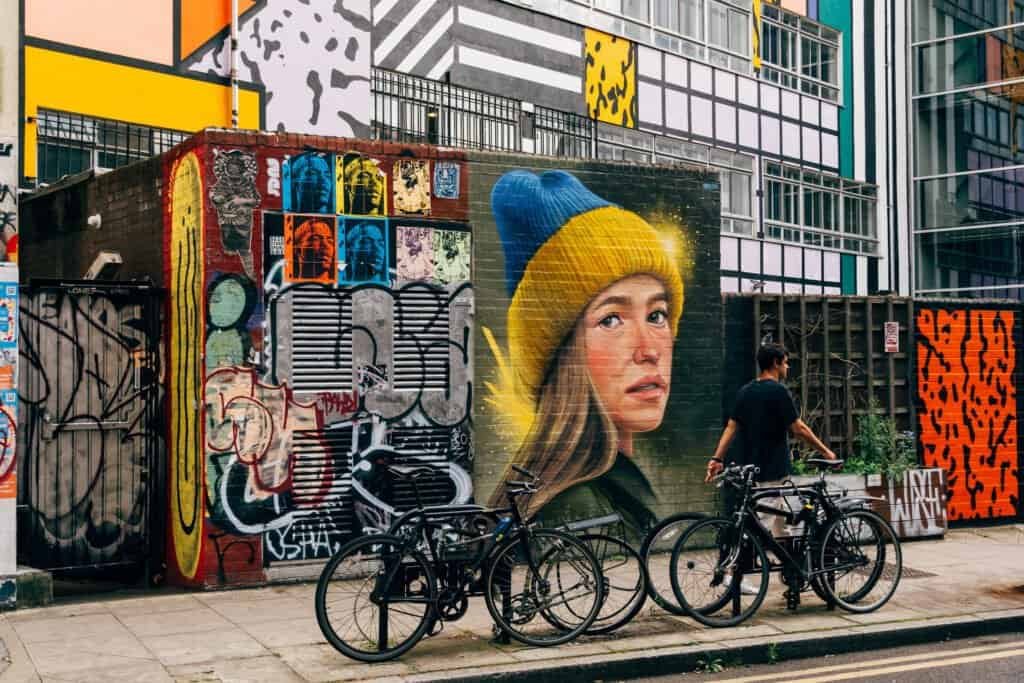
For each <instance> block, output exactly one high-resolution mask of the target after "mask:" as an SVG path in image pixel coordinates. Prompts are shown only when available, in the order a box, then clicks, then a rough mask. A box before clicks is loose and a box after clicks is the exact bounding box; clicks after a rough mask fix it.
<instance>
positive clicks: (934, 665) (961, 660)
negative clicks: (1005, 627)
mask: <svg viewBox="0 0 1024 683" xmlns="http://www.w3.org/2000/svg"><path fill="white" fill-rule="evenodd" d="M1021 655H1024V649H1020V650H1003V651H1002V652H989V653H988V654H981V655H973V656H970V657H954V658H952V659H940V660H938V661H932V662H917V663H915V664H903V665H901V666H890V667H887V668H881V669H861V670H860V671H850V672H847V673H844V674H839V675H838V676H832V675H830V676H826V677H824V678H792V679H789V680H790V681H791V682H792V683H796V682H797V681H799V683H817V682H818V681H822V682H823V683H828V682H830V681H846V680H849V679H851V678H867V677H868V676H884V675H885V674H895V673H901V672H904V671H916V670H918V669H938V668H940V667H943V666H954V665H956V664H970V663H971V662H987V661H988V660H990V659H1004V658H1006V657H1020V656H1021Z"/></svg>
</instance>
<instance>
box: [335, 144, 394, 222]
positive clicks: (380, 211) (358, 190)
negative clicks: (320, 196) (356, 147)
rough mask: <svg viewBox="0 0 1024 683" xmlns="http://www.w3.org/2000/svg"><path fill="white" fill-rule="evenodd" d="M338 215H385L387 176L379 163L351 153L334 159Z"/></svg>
mask: <svg viewBox="0 0 1024 683" xmlns="http://www.w3.org/2000/svg"><path fill="white" fill-rule="evenodd" d="M336 160H337V165H338V167H337V187H336V193H337V197H338V213H344V214H349V215H353V216H386V215H387V214H388V206H387V197H388V193H387V183H388V178H387V174H386V173H385V172H384V169H383V168H381V164H380V161H378V160H377V159H371V158H370V157H368V156H364V155H363V154H358V153H352V154H346V155H344V156H341V155H339V156H338V157H337V158H336Z"/></svg>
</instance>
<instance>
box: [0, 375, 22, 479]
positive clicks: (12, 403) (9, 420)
mask: <svg viewBox="0 0 1024 683" xmlns="http://www.w3.org/2000/svg"><path fill="white" fill-rule="evenodd" d="M17 425H18V392H17V391H16V390H14V389H5V390H3V391H0V499H7V498H16V497H17V495H18V480H17V478H18V463H17V458H16V457H15V447H16V445H17V442H18V439H17V433H16V432H17Z"/></svg>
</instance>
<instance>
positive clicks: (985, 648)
mask: <svg viewBox="0 0 1024 683" xmlns="http://www.w3.org/2000/svg"><path fill="white" fill-rule="evenodd" d="M1020 646H1021V643H1020V642H1012V643H1000V644H998V645H982V646H978V647H968V648H964V649H962V650H953V651H952V652H947V653H945V655H938V656H951V655H972V654H979V653H986V652H993V651H998V650H1006V649H1012V648H1019V647H1020ZM936 656H937V655H936V653H934V652H926V653H922V654H919V655H904V656H902V657H888V658H886V659H877V660H874V661H871V662H853V663H850V664H836V665H834V666H820V667H816V668H813V669H804V670H803V671H792V672H790V674H791V675H792V676H795V677H796V678H792V679H787V680H801V681H802V680H803V677H807V676H813V675H815V674H823V673H827V672H838V671H843V670H850V669H860V668H862V667H865V666H871V667H879V666H885V665H889V664H902V663H905V662H918V661H922V660H931V661H934V660H935V658H936ZM931 661H929V665H930V664H931ZM879 673H885V672H884V671H882V672H879ZM863 674H864V672H863V671H858V672H857V674H856V675H857V676H861V675H863ZM777 680H781V679H780V678H779V673H778V672H776V673H772V674H756V675H753V676H742V677H740V678H729V679H726V680H722V681H718V682H717V683H756V682H757V681H777ZM807 680H808V681H811V680H814V679H807ZM820 680H839V679H837V678H834V677H829V678H827V679H820Z"/></svg>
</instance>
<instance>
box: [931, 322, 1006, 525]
mask: <svg viewBox="0 0 1024 683" xmlns="http://www.w3.org/2000/svg"><path fill="white" fill-rule="evenodd" d="M1017 316H1018V313H1017V312H1016V311H1013V310H991V309H988V310H986V309H983V308H955V309H949V308H922V309H920V310H918V312H917V316H916V318H917V320H916V324H917V392H918V400H919V401H920V406H921V407H920V409H919V411H918V421H919V434H920V436H919V438H920V441H921V448H922V451H921V455H922V460H923V463H924V465H925V467H941V468H942V469H944V470H946V489H947V500H946V506H947V512H948V514H949V519H950V520H963V519H991V518H998V517H1012V516H1015V515H1017V514H1019V506H1020V491H1019V484H1018V478H1019V476H1020V459H1019V455H1018V447H1017V431H1018V425H1017V423H1018V419H1019V416H1018V412H1017V387H1016V383H1015V377H1016V375H1017V373H1018V372H1019V370H1018V367H1017V360H1018V355H1017V350H1018V349H1017V342H1016V333H1015V330H1016V329H1017V326H1018V325H1020V321H1019V320H1018V318H1017Z"/></svg>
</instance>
